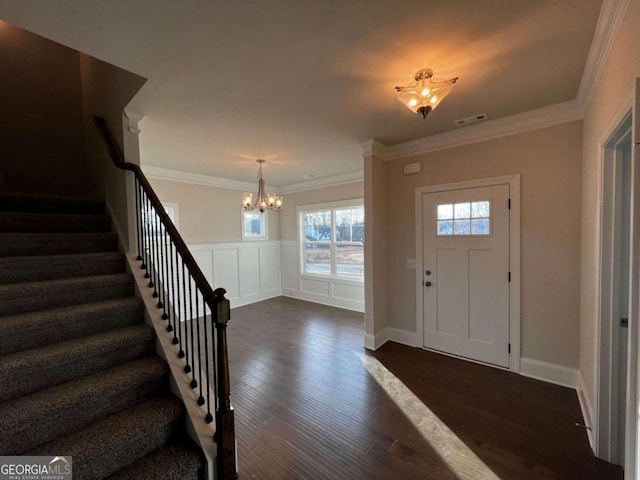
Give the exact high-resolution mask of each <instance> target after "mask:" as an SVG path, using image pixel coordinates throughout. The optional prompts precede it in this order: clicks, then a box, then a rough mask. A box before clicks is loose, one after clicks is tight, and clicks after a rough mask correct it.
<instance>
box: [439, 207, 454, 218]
mask: <svg viewBox="0 0 640 480" xmlns="http://www.w3.org/2000/svg"><path fill="white" fill-rule="evenodd" d="M451 218H453V205H452V204H448V205H438V220H449V219H451Z"/></svg>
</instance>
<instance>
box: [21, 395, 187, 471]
mask: <svg viewBox="0 0 640 480" xmlns="http://www.w3.org/2000/svg"><path fill="white" fill-rule="evenodd" d="M183 415H184V407H183V405H182V402H180V401H179V400H178V399H176V398H175V397H171V396H167V397H160V398H154V399H152V400H148V401H146V402H143V403H140V404H137V405H134V406H133V407H130V408H127V409H126V410H123V411H121V412H118V413H115V414H113V415H111V416H109V417H106V418H104V419H102V420H99V421H98V422H96V423H93V424H92V425H90V426H88V427H86V428H84V429H82V430H80V431H78V432H74V433H71V434H69V435H67V436H64V437H61V438H58V439H56V440H53V441H51V442H48V443H45V444H43V445H41V446H39V447H36V448H35V449H33V450H30V451H29V452H27V453H26V455H51V452H65V453H64V454H65V455H70V456H72V457H73V478H74V480H84V479H91V480H94V479H100V478H106V477H108V476H109V475H112V474H114V473H115V472H117V471H118V470H121V469H122V468H124V467H125V466H127V465H129V464H131V463H132V462H134V461H135V460H137V459H139V458H142V457H144V456H145V455H148V454H149V453H151V452H153V451H154V450H156V449H157V448H159V447H161V446H162V445H164V444H165V443H167V441H168V440H169V438H170V437H171V436H172V435H173V434H174V433H175V432H176V431H177V430H179V429H181V428H184V425H183V421H184V420H183ZM142 478H144V477H142Z"/></svg>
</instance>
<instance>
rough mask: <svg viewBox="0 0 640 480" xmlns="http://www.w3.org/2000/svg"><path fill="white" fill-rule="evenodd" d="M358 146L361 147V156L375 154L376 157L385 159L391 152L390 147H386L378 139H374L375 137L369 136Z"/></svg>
mask: <svg viewBox="0 0 640 480" xmlns="http://www.w3.org/2000/svg"><path fill="white" fill-rule="evenodd" d="M360 146H361V147H362V156H363V158H367V157H371V156H375V157H378V158H382V159H386V158H387V157H389V156H391V155H392V154H393V151H392V148H391V147H388V146H387V145H385V144H384V143H382V142H381V141H380V140H376V139H375V138H371V139H369V140H366V141H364V142H362V143H360Z"/></svg>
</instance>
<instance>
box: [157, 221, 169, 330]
mask: <svg viewBox="0 0 640 480" xmlns="http://www.w3.org/2000/svg"><path fill="white" fill-rule="evenodd" d="M156 219H157V221H158V243H159V245H158V254H159V256H160V261H159V263H158V276H159V278H160V281H159V282H158V305H157V307H158V308H162V309H163V312H162V319H163V320H166V319H167V318H169V317H168V316H167V309H166V307H165V304H166V302H165V293H164V292H165V291H166V289H167V281H166V279H167V276H166V275H165V273H164V272H165V268H164V267H165V263H164V259H165V257H166V255H165V251H164V247H165V243H164V238H165V234H166V231H165V228H164V224H163V223H162V219H161V218H160V213H159V212H158V211H156ZM167 331H168V332H170V331H171V330H169V327H167Z"/></svg>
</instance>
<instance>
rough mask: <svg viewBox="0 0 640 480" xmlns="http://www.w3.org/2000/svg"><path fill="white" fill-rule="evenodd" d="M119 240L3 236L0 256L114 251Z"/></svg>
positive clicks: (58, 235)
mask: <svg viewBox="0 0 640 480" xmlns="http://www.w3.org/2000/svg"><path fill="white" fill-rule="evenodd" d="M117 250H118V237H117V235H116V234H115V233H113V232H102V233H0V256H1V257H15V256H23V255H24V256H27V255H29V256H31V255H62V254H69V253H71V254H73V253H91V252H115V251H117Z"/></svg>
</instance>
